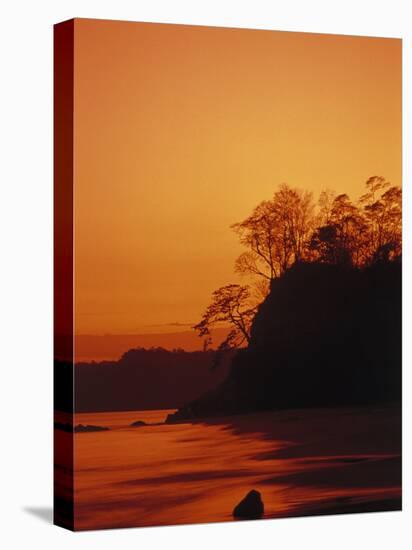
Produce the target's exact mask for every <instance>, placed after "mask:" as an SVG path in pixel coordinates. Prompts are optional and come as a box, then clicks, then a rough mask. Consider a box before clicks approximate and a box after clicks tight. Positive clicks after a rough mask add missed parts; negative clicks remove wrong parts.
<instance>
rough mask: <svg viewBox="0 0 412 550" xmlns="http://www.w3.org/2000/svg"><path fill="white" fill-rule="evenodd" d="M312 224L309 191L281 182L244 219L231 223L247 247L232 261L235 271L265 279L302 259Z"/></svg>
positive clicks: (312, 207)
mask: <svg viewBox="0 0 412 550" xmlns="http://www.w3.org/2000/svg"><path fill="white" fill-rule="evenodd" d="M313 224H314V206H313V200H312V194H311V193H308V192H306V191H301V190H298V189H292V188H290V187H289V186H288V185H286V184H283V185H281V186H280V187H279V189H278V191H276V192H275V194H274V196H273V198H272V200H270V201H263V202H261V203H260V204H259V205H258V206H257V207H256V208H255V209H254V211H253V212H252V214H251V215H250V216H249V217H248V218H246V219H245V220H244V221H242V222H239V223H236V224H234V225H232V229H234V231H235V232H236V233H237V234H238V236H239V239H240V242H241V243H242V244H243V245H245V246H246V247H247V248H248V250H247V251H246V252H244V253H243V254H241V255H240V256H239V258H238V259H237V260H236V264H235V270H236V271H237V272H238V273H242V274H248V275H255V276H258V277H262V278H264V279H266V280H268V281H271V280H273V279H275V278H276V277H280V276H281V275H282V273H284V272H285V271H286V269H288V267H290V266H291V265H292V264H293V263H294V262H296V261H300V260H302V259H304V258H305V253H306V250H307V240H308V238H309V234H310V232H311V230H312V228H313Z"/></svg>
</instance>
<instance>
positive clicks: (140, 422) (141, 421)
mask: <svg viewBox="0 0 412 550" xmlns="http://www.w3.org/2000/svg"><path fill="white" fill-rule="evenodd" d="M130 426H133V427H134V428H139V427H140V426H147V424H146V422H143V420H136V422H132V423H131V424H130Z"/></svg>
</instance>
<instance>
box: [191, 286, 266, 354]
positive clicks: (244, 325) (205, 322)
mask: <svg viewBox="0 0 412 550" xmlns="http://www.w3.org/2000/svg"><path fill="white" fill-rule="evenodd" d="M255 313H256V307H255V306H253V305H251V294H250V288H249V287H248V286H241V285H236V284H231V285H226V286H223V287H221V288H219V289H217V290H215V291H214V292H213V294H212V302H211V304H210V305H209V306H208V307H207V309H206V311H205V312H204V314H203V317H202V320H201V321H200V322H199V323H198V324H197V325H195V326H194V327H193V328H194V329H195V330H196V331H197V332H198V333H199V336H200V337H205V338H206V340H205V342H206V344H205V347H207V345H208V344H211V343H212V338H211V332H210V331H211V329H212V328H213V327H214V326H216V325H219V324H222V323H224V324H228V325H229V326H230V330H229V333H228V335H227V336H226V338H225V340H224V341H223V342H222V343H221V344H220V346H219V347H218V351H220V352H224V351H226V350H229V349H232V348H237V347H239V346H241V345H242V344H243V343H245V342H246V343H249V340H250V326H251V324H252V320H253V317H254V316H255Z"/></svg>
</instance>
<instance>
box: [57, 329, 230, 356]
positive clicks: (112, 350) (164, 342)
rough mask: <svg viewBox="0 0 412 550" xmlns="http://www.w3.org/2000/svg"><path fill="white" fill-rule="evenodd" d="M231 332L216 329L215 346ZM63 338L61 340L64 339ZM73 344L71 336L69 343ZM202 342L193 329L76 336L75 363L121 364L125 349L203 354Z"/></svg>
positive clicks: (214, 333)
mask: <svg viewBox="0 0 412 550" xmlns="http://www.w3.org/2000/svg"><path fill="white" fill-rule="evenodd" d="M228 330H229V329H226V328H217V329H214V330H213V344H214V346H218V345H219V344H220V342H222V341H223V340H224V339H225V338H226V335H227V333H228ZM61 338H62V337H61ZM69 343H71V337H70V342H69ZM202 346H203V341H202V339H201V338H199V336H198V335H197V333H196V332H195V331H194V330H186V331H181V332H165V333H161V334H159V333H153V334H104V335H93V334H78V335H76V336H75V349H76V361H77V362H79V361H85V362H86V361H88V362H90V361H118V360H119V359H120V357H121V356H122V354H123V353H124V351H125V350H127V349H135V348H146V349H149V348H152V347H162V348H164V349H167V350H169V351H172V350H173V349H177V348H182V349H184V350H185V351H201V350H202ZM66 348H68V346H67V345H66Z"/></svg>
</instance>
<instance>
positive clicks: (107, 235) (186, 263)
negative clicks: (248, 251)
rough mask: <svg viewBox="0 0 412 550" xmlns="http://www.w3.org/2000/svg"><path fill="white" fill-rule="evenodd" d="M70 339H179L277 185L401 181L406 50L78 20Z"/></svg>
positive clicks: (384, 43)
mask: <svg viewBox="0 0 412 550" xmlns="http://www.w3.org/2000/svg"><path fill="white" fill-rule="evenodd" d="M74 82H75V151H74V157H75V193H74V195H75V206H74V210H75V331H76V334H78V335H85V334H87V335H104V334H117V335H121V334H144V333H162V332H177V331H179V330H182V331H183V330H188V327H189V326H190V325H192V324H193V323H195V322H197V321H198V320H199V318H200V316H201V314H202V311H203V309H204V308H205V307H206V306H207V304H208V302H209V299H210V295H211V292H212V291H213V290H214V289H216V288H218V287H219V286H222V285H224V284H227V283H230V282H238V280H239V277H238V276H236V275H235V274H234V273H233V264H234V261H235V259H236V257H237V256H238V255H239V253H240V252H241V250H242V249H241V248H240V246H239V244H238V242H237V237H236V235H235V234H234V233H233V232H232V231H231V230H230V229H229V226H230V225H231V224H232V223H234V222H237V221H240V220H242V219H243V218H245V217H246V216H247V215H248V214H249V213H250V212H251V210H252V209H253V207H254V206H256V204H257V203H259V202H260V201H261V200H263V199H269V198H270V197H271V196H272V194H273V192H274V191H275V189H276V187H277V185H278V184H280V183H283V182H285V183H288V184H289V185H291V186H293V187H300V188H304V189H308V190H310V191H313V192H314V193H315V194H316V195H317V194H318V193H319V191H321V190H322V189H324V188H330V189H334V190H336V191H337V192H346V193H348V194H349V195H350V196H351V197H353V198H357V197H358V196H359V195H360V194H361V193H362V190H363V185H364V182H365V180H366V179H367V178H368V177H369V176H371V175H383V176H385V177H386V178H387V179H389V180H390V181H391V182H392V183H393V184H396V185H400V184H401V41H400V40H395V39H380V38H361V37H346V36H331V35H315V34H300V33H286V32H274V31H255V30H237V29H222V28H208V27H190V26H175V25H158V24H146V23H126V22H114V21H93V20H82V19H80V20H79V19H78V20H76V22H75V73H74Z"/></svg>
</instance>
